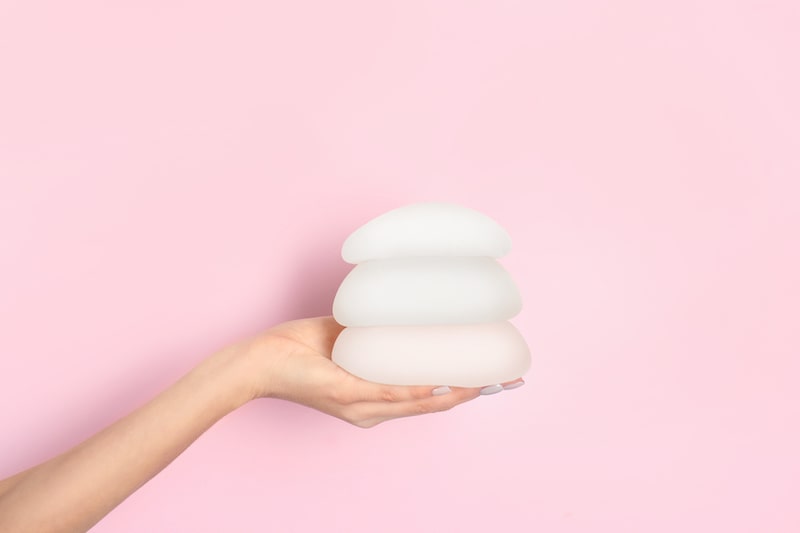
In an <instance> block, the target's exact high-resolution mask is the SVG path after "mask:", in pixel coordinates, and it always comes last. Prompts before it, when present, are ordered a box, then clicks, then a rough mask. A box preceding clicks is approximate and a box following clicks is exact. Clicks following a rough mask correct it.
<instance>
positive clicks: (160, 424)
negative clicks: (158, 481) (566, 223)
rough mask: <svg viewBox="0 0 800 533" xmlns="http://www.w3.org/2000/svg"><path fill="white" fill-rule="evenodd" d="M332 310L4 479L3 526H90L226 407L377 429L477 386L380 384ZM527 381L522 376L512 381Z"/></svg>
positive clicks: (235, 349)
mask: <svg viewBox="0 0 800 533" xmlns="http://www.w3.org/2000/svg"><path fill="white" fill-rule="evenodd" d="M341 330H342V326H340V325H338V324H337V323H336V322H335V321H334V320H333V318H331V317H320V318H309V319H304V320H296V321H293V322H286V323H283V324H280V325H278V326H276V327H274V328H272V329H270V330H268V331H266V332H264V333H262V334H260V335H258V336H257V337H255V338H252V339H248V340H246V341H243V342H241V343H238V344H235V345H233V346H229V347H227V348H225V349H223V350H221V351H219V352H217V353H215V354H213V355H212V356H210V357H208V358H207V359H205V360H204V361H202V362H201V363H200V364H199V365H198V366H196V367H195V368H194V369H192V370H191V371H190V372H189V373H188V374H186V375H185V376H183V377H182V378H181V379H180V380H178V381H177V382H176V383H175V384H173V385H172V386H171V387H169V388H168V389H166V390H164V391H163V392H162V393H160V394H159V395H158V396H156V397H155V398H153V399H152V400H151V401H150V402H148V403H147V404H145V405H144V406H142V407H140V408H139V409H137V410H136V411H134V412H132V413H131V414H129V415H128V416H126V417H124V418H122V419H120V420H119V421H117V422H115V423H114V424H112V425H110V426H109V427H107V428H105V429H104V430H102V431H100V432H99V433H97V434H96V435H94V436H92V437H90V438H89V439H87V440H86V441H84V442H82V443H81V444H79V445H77V446H75V447H74V448H72V449H71V450H68V451H67V452H65V453H63V454H61V455H59V456H57V457H55V458H53V459H51V460H49V461H47V462H45V463H42V464H40V465H37V466H35V467H33V468H30V469H29V470H26V471H24V472H21V473H19V474H16V475H15V476H12V477H10V478H8V479H5V480H3V481H0V531H9V532H10V531H25V532H31V533H33V532H37V533H39V532H40V533H45V532H47V533H56V532H57V533H63V532H78V531H86V530H88V529H89V528H91V527H92V526H93V525H94V524H96V523H97V522H98V521H99V520H100V519H101V518H103V517H104V516H105V515H106V514H108V513H109V512H110V511H111V510H112V509H114V507H116V506H117V505H119V503H121V502H122V501H123V500H124V499H125V498H127V497H128V496H129V495H131V494H132V493H133V492H135V491H136V490H137V489H138V488H139V487H141V486H142V485H144V484H145V483H146V482H147V481H148V480H149V479H150V478H152V477H153V476H155V475H156V474H157V473H158V472H160V471H161V470H163V469H164V468H165V467H166V466H167V465H168V464H169V463H170V462H172V460H173V459H175V458H176V457H177V456H178V455H180V454H181V453H182V452H183V451H184V450H185V449H186V448H187V447H189V445H191V443H192V442H194V441H195V440H196V439H197V438H198V437H199V436H200V435H202V434H203V433H204V432H205V431H206V430H207V429H208V428H210V427H211V426H212V425H214V424H215V423H216V422H217V421H218V420H220V419H221V418H222V417H224V416H225V415H226V414H228V413H230V412H232V411H234V410H235V409H237V408H239V407H241V406H242V405H244V404H245V403H247V402H249V401H251V400H255V399H258V398H281V399H284V400H289V401H293V402H296V403H299V404H302V405H306V406H308V407H311V408H314V409H317V410H319V411H322V412H323V413H327V414H329V415H332V416H335V417H337V418H340V419H342V420H344V421H346V422H349V423H351V424H353V425H356V426H358V427H361V428H370V427H373V426H375V425H377V424H380V423H381V422H384V421H387V420H391V419H394V418H400V417H406V416H413V415H420V414H426V413H434V412H439V411H445V410H448V409H450V408H452V407H455V406H456V405H459V404H461V403H464V402H467V401H469V400H472V399H474V398H476V397H477V396H478V395H479V394H480V389H479V388H458V387H452V390H451V392H449V393H447V394H443V395H440V396H435V395H432V390H433V388H434V387H433V386H419V387H417V386H415V387H402V386H391V385H380V384H376V383H371V382H368V381H364V380H362V379H359V378H357V377H355V376H353V375H352V374H349V373H348V372H346V371H345V370H343V369H342V368H340V367H338V366H337V365H336V364H334V363H333V362H332V361H331V349H332V347H333V342H334V341H335V340H336V337H337V336H338V335H339V332H340V331H341ZM517 382H521V380H516V381H514V382H510V383H509V384H512V383H517Z"/></svg>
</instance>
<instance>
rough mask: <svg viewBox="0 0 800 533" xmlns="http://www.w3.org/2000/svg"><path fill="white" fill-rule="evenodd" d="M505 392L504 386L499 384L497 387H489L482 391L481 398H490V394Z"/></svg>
mask: <svg viewBox="0 0 800 533" xmlns="http://www.w3.org/2000/svg"><path fill="white" fill-rule="evenodd" d="M502 390H503V386H502V385H500V384H499V383H498V384H497V385H489V386H488V387H484V388H482V389H481V396H488V395H489V394H497V393H498V392H500V391H502Z"/></svg>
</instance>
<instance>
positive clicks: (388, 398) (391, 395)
mask: <svg viewBox="0 0 800 533" xmlns="http://www.w3.org/2000/svg"><path fill="white" fill-rule="evenodd" d="M380 399H381V401H383V402H396V401H398V400H399V399H400V395H399V394H397V392H396V391H394V390H392V389H388V388H387V389H382V390H381V392H380Z"/></svg>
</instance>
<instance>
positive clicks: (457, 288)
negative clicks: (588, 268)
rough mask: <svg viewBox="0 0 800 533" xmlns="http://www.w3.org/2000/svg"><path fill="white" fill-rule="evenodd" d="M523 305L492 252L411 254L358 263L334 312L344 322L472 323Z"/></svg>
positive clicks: (336, 300) (338, 296) (509, 312)
mask: <svg viewBox="0 0 800 533" xmlns="http://www.w3.org/2000/svg"><path fill="white" fill-rule="evenodd" d="M521 308H522V300H521V298H520V294H519V291H518V290H517V287H516V285H515V284H514V281H513V280H512V279H511V276H510V275H509V274H508V272H506V270H505V269H504V268H503V267H502V266H501V265H500V263H498V262H497V261H495V260H493V259H490V258H488V257H467V258H462V257H455V258H453V257H409V258H398V259H382V260H376V261H368V262H366V263H361V264H359V265H357V266H356V267H355V268H354V269H353V270H352V271H350V273H349V274H348V275H347V277H346V278H345V279H344V281H343V282H342V284H341V285H340V287H339V290H338V292H337V293H336V297H335V298H334V301H333V316H334V317H335V318H336V321H337V322H339V323H340V324H342V325H344V326H389V325H394V326H412V325H432V324H474V323H479V322H498V321H502V320H507V319H509V318H511V317H513V316H515V315H516V314H517V313H519V311H520V309H521Z"/></svg>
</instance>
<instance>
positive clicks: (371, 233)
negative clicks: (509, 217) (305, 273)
mask: <svg viewBox="0 0 800 533" xmlns="http://www.w3.org/2000/svg"><path fill="white" fill-rule="evenodd" d="M510 249H511V238H510V237H509V235H508V233H506V231H505V230H504V229H503V228H502V227H501V226H500V225H499V224H498V223H497V222H495V221H494V220H492V219H491V218H489V217H488V216H486V215H484V214H482V213H480V212H478V211H475V210H472V209H468V208H465V207H461V206H458V205H453V204H444V203H422V204H413V205H409V206H405V207H401V208H399V209H395V210H393V211H389V212H388V213H385V214H383V215H381V216H379V217H377V218H375V219H373V220H371V221H369V222H367V223H366V224H365V225H364V226H362V227H360V228H359V229H357V230H356V231H355V232H354V233H353V234H351V235H350V236H349V237H348V238H347V240H346V241H345V243H344V246H343V247H342V257H343V259H344V260H345V261H346V262H348V263H353V264H355V265H356V266H355V268H353V270H352V271H351V272H350V273H349V274H348V275H347V277H346V278H345V279H344V281H343V282H342V284H341V286H340V287H339V291H338V292H337V294H336V298H335V299H334V302H333V315H334V318H335V319H336V321H337V322H339V323H340V324H341V325H343V326H345V329H344V330H343V331H342V333H341V334H340V335H339V337H338V339H337V340H336V344H335V345H334V348H333V360H334V362H336V363H337V364H338V365H340V366H341V367H342V368H344V369H345V370H347V371H348V372H350V373H352V374H355V375H356V376H359V377H361V378H364V379H367V380H369V381H374V382H378V383H386V384H394V385H453V386H459V387H480V386H485V385H491V384H496V383H504V382H508V381H512V380H514V379H516V378H518V377H520V376H522V375H523V374H524V373H525V372H526V371H527V370H528V368H529V367H530V351H529V350H528V346H527V344H526V343H525V340H524V339H523V338H522V335H520V333H519V331H517V329H516V328H515V327H514V326H513V325H512V324H511V323H510V322H508V320H509V319H510V318H512V317H514V316H515V315H516V314H517V313H519V311H520V309H521V307H522V303H521V299H520V295H519V291H518V290H517V287H516V285H515V284H514V282H513V280H512V279H511V276H510V275H509V274H508V272H506V270H505V269H504V268H503V267H502V266H501V265H500V263H498V262H497V261H496V258H498V257H501V256H503V255H505V254H507V253H508V252H509V251H510Z"/></svg>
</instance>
